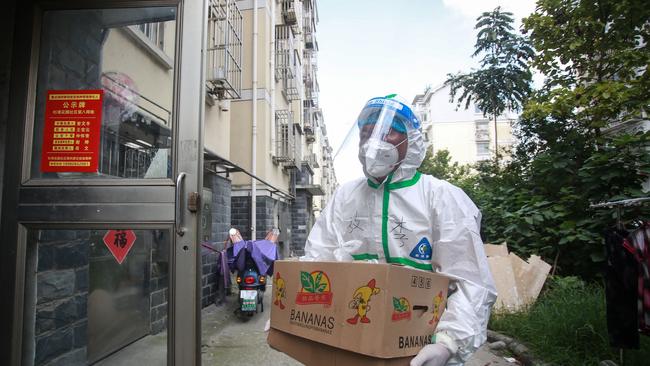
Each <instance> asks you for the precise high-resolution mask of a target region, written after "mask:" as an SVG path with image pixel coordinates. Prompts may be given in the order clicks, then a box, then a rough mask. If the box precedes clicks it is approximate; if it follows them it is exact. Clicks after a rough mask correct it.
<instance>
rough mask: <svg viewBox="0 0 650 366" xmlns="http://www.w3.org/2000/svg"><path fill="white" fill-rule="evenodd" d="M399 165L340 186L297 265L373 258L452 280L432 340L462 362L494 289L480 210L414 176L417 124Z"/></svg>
mask: <svg viewBox="0 0 650 366" xmlns="http://www.w3.org/2000/svg"><path fill="white" fill-rule="evenodd" d="M406 127H407V128H406V132H407V138H408V147H407V153H406V156H405V157H404V160H403V161H402V162H401V164H400V165H399V167H398V168H397V169H396V170H395V171H394V172H393V173H392V174H390V175H389V176H388V177H387V178H386V179H385V181H384V182H378V181H377V180H376V179H375V178H373V177H369V176H368V173H367V171H366V169H365V167H364V171H366V175H367V176H368V179H358V180H354V181H351V182H348V183H346V184H344V185H342V186H341V187H340V188H339V189H338V190H337V191H336V192H335V193H334V196H333V197H332V199H331V201H330V202H329V203H328V205H327V207H325V209H324V210H323V212H322V213H321V215H320V216H319V217H318V220H317V221H316V223H315V225H314V227H313V228H312V230H311V232H310V234H309V237H308V239H307V243H306V246H305V257H303V258H302V259H303V260H376V261H377V262H380V263H398V264H403V265H407V266H411V267H414V268H418V269H423V270H430V271H435V272H440V273H443V274H447V275H451V276H453V277H456V278H457V279H458V280H456V281H453V283H452V286H451V288H452V289H453V288H454V287H455V290H452V291H450V296H449V298H448V303H447V309H446V310H445V312H444V313H443V316H442V318H441V320H440V322H439V324H438V327H437V330H436V343H442V344H443V345H444V346H446V347H447V348H448V349H449V350H450V351H451V353H452V357H451V359H450V360H449V362H448V363H447V364H448V365H462V364H463V363H464V362H465V361H466V360H467V359H468V358H469V356H471V354H472V353H473V352H474V351H476V349H477V348H478V347H479V346H480V345H481V344H483V343H484V342H485V341H486V339H487V334H486V333H487V332H486V329H487V323H488V319H489V316H490V308H491V306H492V304H493V303H494V301H495V299H496V290H495V286H494V282H493V279H492V275H491V274H490V270H489V268H488V264H487V259H486V256H485V253H484V250H483V243H482V241H481V237H480V235H479V232H480V222H481V213H480V211H479V210H478V208H477V207H476V206H475V205H474V203H473V202H472V201H471V200H470V199H469V197H468V196H467V195H466V194H465V193H464V192H463V191H462V190H461V189H460V188H457V187H455V186H453V185H452V184H450V183H447V182H446V181H443V180H439V179H436V178H434V177H432V176H429V175H424V174H420V173H419V172H417V171H416V169H417V168H418V167H419V166H420V164H421V163H422V160H423V159H424V155H425V148H424V142H423V137H422V133H421V131H420V129H419V128H417V127H419V126H417V127H416V128H413V126H411V125H409V124H408V123H407V126H406Z"/></svg>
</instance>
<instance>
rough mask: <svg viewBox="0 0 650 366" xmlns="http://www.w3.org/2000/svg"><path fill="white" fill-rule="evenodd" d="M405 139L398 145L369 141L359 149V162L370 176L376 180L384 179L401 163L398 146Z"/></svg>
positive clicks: (374, 140)
mask: <svg viewBox="0 0 650 366" xmlns="http://www.w3.org/2000/svg"><path fill="white" fill-rule="evenodd" d="M406 140H407V139H404V140H403V141H402V142H400V143H399V144H397V145H393V144H391V143H389V142H386V141H382V140H376V139H369V140H368V141H367V142H366V143H365V144H363V145H361V148H360V149H359V160H360V161H361V164H362V165H363V167H364V170H365V171H366V173H367V174H368V175H370V176H371V177H374V178H382V177H385V176H387V175H388V174H390V172H392V171H393V170H394V169H395V167H396V166H397V165H398V164H399V163H401V161H399V152H398V151H397V146H399V145H401V144H403V143H404V142H405V141H406Z"/></svg>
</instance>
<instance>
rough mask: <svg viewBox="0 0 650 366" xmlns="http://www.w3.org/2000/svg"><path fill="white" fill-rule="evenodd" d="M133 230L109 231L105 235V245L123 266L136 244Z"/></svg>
mask: <svg viewBox="0 0 650 366" xmlns="http://www.w3.org/2000/svg"><path fill="white" fill-rule="evenodd" d="M135 239H136V237H135V233H134V232H133V230H109V231H107V232H106V235H104V244H105V245H106V247H107V248H108V250H110V251H111V254H113V257H115V260H116V261H117V263H119V264H122V262H124V259H125V258H126V255H127V254H129V251H130V250H131V248H132V247H133V243H135Z"/></svg>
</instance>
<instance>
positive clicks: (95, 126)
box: [41, 90, 103, 173]
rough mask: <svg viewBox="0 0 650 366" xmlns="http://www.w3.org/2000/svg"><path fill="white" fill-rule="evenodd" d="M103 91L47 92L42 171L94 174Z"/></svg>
mask: <svg viewBox="0 0 650 366" xmlns="http://www.w3.org/2000/svg"><path fill="white" fill-rule="evenodd" d="M102 96H103V91H102V90H48V91H47V100H46V102H45V131H44V134H43V154H42V156H41V171H43V172H91V173H94V172H97V166H98V161H99V138H100V136H99V135H100V133H101V125H102Z"/></svg>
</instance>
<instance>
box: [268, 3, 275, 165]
mask: <svg viewBox="0 0 650 366" xmlns="http://www.w3.org/2000/svg"><path fill="white" fill-rule="evenodd" d="M270 23H271V45H270V46H271V47H270V49H271V62H270V69H271V78H270V82H271V149H270V150H271V151H270V152H269V154H270V155H271V157H273V156H274V155H275V144H276V141H275V1H271V22H270Z"/></svg>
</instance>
